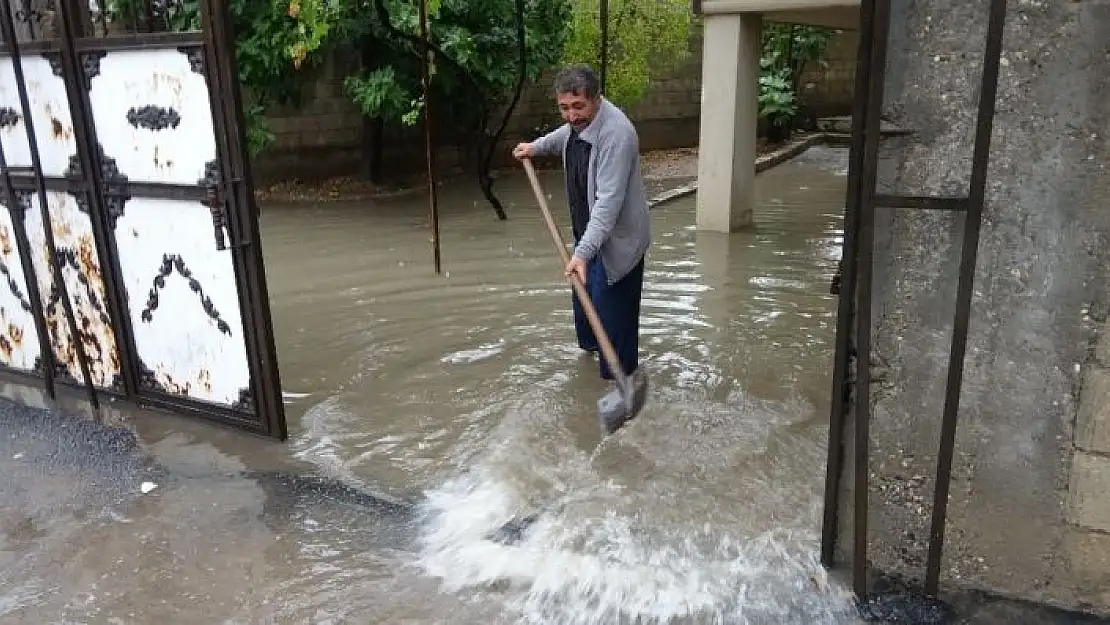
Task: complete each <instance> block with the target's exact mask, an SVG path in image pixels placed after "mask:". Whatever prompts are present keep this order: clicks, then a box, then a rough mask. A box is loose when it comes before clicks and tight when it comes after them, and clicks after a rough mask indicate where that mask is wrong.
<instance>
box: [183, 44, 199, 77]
mask: <svg viewBox="0 0 1110 625" xmlns="http://www.w3.org/2000/svg"><path fill="white" fill-rule="evenodd" d="M177 51H178V52H180V53H181V54H184V55H185V56H186V57H187V58H188V59H189V69H191V70H192V71H193V73H194V74H200V75H201V76H203V75H204V48H202V47H200V46H181V47H179V48H178V49H177Z"/></svg>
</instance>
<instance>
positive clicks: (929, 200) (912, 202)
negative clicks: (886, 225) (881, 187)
mask: <svg viewBox="0 0 1110 625" xmlns="http://www.w3.org/2000/svg"><path fill="white" fill-rule="evenodd" d="M968 202H969V200H968V198H966V197H930V196H922V195H884V194H879V195H876V196H875V206H876V207H877V208H914V209H919V210H938V211H953V212H963V211H966V210H967V208H968Z"/></svg>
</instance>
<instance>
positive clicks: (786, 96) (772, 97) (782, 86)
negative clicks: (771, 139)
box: [759, 67, 798, 128]
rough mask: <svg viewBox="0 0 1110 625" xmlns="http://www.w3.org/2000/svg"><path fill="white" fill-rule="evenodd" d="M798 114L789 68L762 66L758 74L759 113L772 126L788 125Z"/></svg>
mask: <svg viewBox="0 0 1110 625" xmlns="http://www.w3.org/2000/svg"><path fill="white" fill-rule="evenodd" d="M797 114H798V102H797V98H796V96H795V93H794V89H793V88H792V87H791V84H790V70H789V69H787V68H785V67H778V68H776V67H764V68H763V71H762V72H761V73H760V75H759V115H760V116H761V117H766V118H767V120H768V121H769V122H770V123H771V125H773V126H777V127H780V128H781V127H785V126H788V125H790V123H791V122H792V121H793V120H794V116H795V115H797Z"/></svg>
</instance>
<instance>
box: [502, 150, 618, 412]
mask: <svg viewBox="0 0 1110 625" xmlns="http://www.w3.org/2000/svg"><path fill="white" fill-rule="evenodd" d="M521 162H523V163H524V171H525V172H526V173H527V174H528V180H529V181H530V182H531V183H532V192H533V193H535V194H536V201H537V202H539V204H540V212H541V213H543V220H544V221H545V222H546V223H547V229H548V230H549V231H550V232H551V238H552V239H553V240H554V241H555V247H557V248H559V257H560V258H562V259H563V266H564V267H566V265H567V263H569V262H570V254H569V253H568V252H567V246H566V244H565V243H564V242H563V236H562V235H561V234H560V233H559V227H558V226H556V225H555V220H554V219H552V217H551V210H550V209H549V208H548V207H547V199H546V198H545V197H544V193H543V188H542V187H540V180H539V178H537V177H536V169H535V167H533V166H532V159H529V158H524V159H521ZM567 280H568V282H570V285H571V287H572V288H573V289H574V292H575V293H576V294H577V295H578V300H579V302H580V303H581V304H582V310H583V312H585V313H586V319H587V320H589V322H590V327H591V328H593V331H594V337H595V338H596V339H597V344H598V346H599V347H600V348H601V354H602V356H604V357H605V360H606V361H607V362H608V363H609V370H610V371H612V372H613V377H614V378H616V380H617V385H618V387H619V388H620V390H621V393H622V394H625V395H626V394H627V393H628V391H629V390H630V388H629V386H628V380H627V376H626V375H625V374H624V368H623V367H622V366H621V362H620V358H619V357H617V350H615V349H613V344H612V343H611V342H610V341H609V335H608V334H606V333H605V326H603V325H601V317H599V316H598V314H597V310H595V309H594V304H593V300H591V299H590V293H589V292H588V291H587V290H586V285H585V284H582V281H581V280H579V279H578V276H576V275H571V276H568V277H567Z"/></svg>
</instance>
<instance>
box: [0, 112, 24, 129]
mask: <svg viewBox="0 0 1110 625" xmlns="http://www.w3.org/2000/svg"><path fill="white" fill-rule="evenodd" d="M22 118H23V116H22V115H20V114H19V113H17V112H16V111H15V109H13V108H11V107H9V106H4V107H0V130H2V129H5V128H11V127H13V126H15V125H16V124H18V123H19V120H20V119H22Z"/></svg>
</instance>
